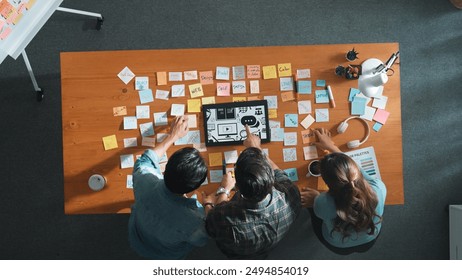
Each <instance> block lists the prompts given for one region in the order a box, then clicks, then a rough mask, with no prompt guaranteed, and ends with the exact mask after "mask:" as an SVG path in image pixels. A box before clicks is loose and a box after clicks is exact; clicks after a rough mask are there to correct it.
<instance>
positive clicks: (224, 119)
mask: <svg viewBox="0 0 462 280" xmlns="http://www.w3.org/2000/svg"><path fill="white" fill-rule="evenodd" d="M202 112H203V114H204V134H205V139H206V140H205V145H206V146H219V145H234V144H242V142H243V141H244V140H245V139H246V138H247V134H246V131H245V125H246V124H247V125H248V126H249V127H250V131H251V132H252V133H253V134H255V135H258V136H259V137H260V138H261V141H262V143H264V142H269V141H270V136H271V133H270V130H269V122H268V103H267V101H266V100H256V101H246V102H232V103H220V104H207V105H203V106H202Z"/></svg>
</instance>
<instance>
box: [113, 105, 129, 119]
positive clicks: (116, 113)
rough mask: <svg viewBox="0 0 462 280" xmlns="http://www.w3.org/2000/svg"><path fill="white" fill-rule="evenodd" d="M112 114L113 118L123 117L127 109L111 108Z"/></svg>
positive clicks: (123, 107)
mask: <svg viewBox="0 0 462 280" xmlns="http://www.w3.org/2000/svg"><path fill="white" fill-rule="evenodd" d="M112 113H113V114H114V117H117V116H125V115H127V107H126V106H119V107H114V108H112Z"/></svg>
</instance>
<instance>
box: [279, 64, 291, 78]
mask: <svg viewBox="0 0 462 280" xmlns="http://www.w3.org/2000/svg"><path fill="white" fill-rule="evenodd" d="M278 73H279V77H290V76H292V64H290V63H281V64H278Z"/></svg>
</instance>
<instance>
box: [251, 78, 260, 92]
mask: <svg viewBox="0 0 462 280" xmlns="http://www.w3.org/2000/svg"><path fill="white" fill-rule="evenodd" d="M250 93H252V94H255V93H260V81H259V80H251V81H250Z"/></svg>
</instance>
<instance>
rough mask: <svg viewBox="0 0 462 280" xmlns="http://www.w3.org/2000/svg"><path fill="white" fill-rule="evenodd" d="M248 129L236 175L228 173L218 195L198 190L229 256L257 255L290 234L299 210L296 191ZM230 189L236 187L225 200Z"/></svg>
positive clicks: (208, 221) (209, 226)
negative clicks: (231, 194)
mask: <svg viewBox="0 0 462 280" xmlns="http://www.w3.org/2000/svg"><path fill="white" fill-rule="evenodd" d="M246 131H247V139H246V140H245V141H244V145H245V146H246V147H247V149H245V150H244V151H243V152H242V153H241V154H240V156H239V158H238V160H237V162H236V166H235V177H236V179H234V178H233V176H232V173H231V172H228V173H227V174H225V175H224V176H223V180H222V182H221V187H220V188H218V190H217V192H216V194H210V195H208V196H206V195H205V194H204V193H202V194H203V197H204V201H203V203H204V206H205V211H206V213H207V219H206V229H207V232H208V234H209V235H210V236H211V237H212V238H214V239H215V241H216V243H217V246H218V247H219V248H220V249H221V251H222V252H223V253H224V254H225V255H227V256H228V258H233V259H261V258H266V256H267V255H268V253H269V251H270V250H271V249H272V248H273V247H274V246H276V244H278V243H279V241H280V240H281V239H282V238H283V237H284V236H285V235H286V234H287V233H288V231H289V229H290V226H291V224H292V223H293V222H294V221H295V219H296V217H297V216H298V214H299V213H300V209H301V204H300V193H299V191H298V188H297V186H295V185H294V184H293V183H292V182H291V181H290V179H289V177H288V176H287V175H286V174H285V173H284V172H283V171H282V170H280V169H279V168H278V166H277V165H276V164H275V163H274V162H273V161H272V160H271V159H269V157H267V156H265V155H264V154H263V152H262V150H261V147H260V142H261V140H260V138H259V137H258V136H256V135H253V134H251V133H250V130H249V127H248V126H246ZM233 188H236V189H237V191H236V193H235V194H234V196H233V198H232V199H231V200H229V193H230V191H231V190H232V189H233ZM228 200H229V201H228Z"/></svg>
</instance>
